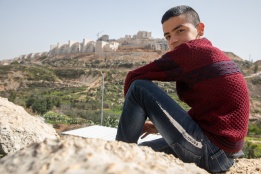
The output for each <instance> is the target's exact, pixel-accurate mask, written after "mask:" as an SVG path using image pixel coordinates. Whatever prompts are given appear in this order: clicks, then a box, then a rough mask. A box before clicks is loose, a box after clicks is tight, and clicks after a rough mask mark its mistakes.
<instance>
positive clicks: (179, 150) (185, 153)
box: [171, 143, 201, 166]
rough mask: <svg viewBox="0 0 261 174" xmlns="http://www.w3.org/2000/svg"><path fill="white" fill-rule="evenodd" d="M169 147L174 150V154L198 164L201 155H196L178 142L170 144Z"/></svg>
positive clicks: (187, 161) (185, 160) (183, 159)
mask: <svg viewBox="0 0 261 174" xmlns="http://www.w3.org/2000/svg"><path fill="white" fill-rule="evenodd" d="M171 148H172V149H173V150H174V152H175V154H176V155H177V156H178V157H179V158H180V159H181V160H182V161H183V162H186V163H195V164H196V165H197V166H199V164H200V160H201V156H200V155H196V154H195V153H193V152H192V151H190V150H188V149H186V148H185V147H183V146H182V145H180V144H179V143H175V144H173V145H171Z"/></svg>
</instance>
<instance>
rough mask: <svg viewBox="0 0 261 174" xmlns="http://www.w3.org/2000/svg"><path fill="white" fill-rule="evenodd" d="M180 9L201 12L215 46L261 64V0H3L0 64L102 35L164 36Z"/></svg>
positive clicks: (117, 36)
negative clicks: (165, 23) (168, 17)
mask: <svg viewBox="0 0 261 174" xmlns="http://www.w3.org/2000/svg"><path fill="white" fill-rule="evenodd" d="M177 5H189V6H191V7H192V8H194V9H195V10H196V11H197V12H198V14H199V16H200V19H201V21H202V22H203V23H204V24H205V33H204V37H206V38H208V39H209V40H210V41H211V42H212V44H213V45H214V46H216V47H218V48H219V49H221V50H222V51H229V52H233V53H234V54H236V55H237V56H239V57H241V58H242V59H245V60H253V61H256V60H261V44H260V42H261V22H260V21H261V13H260V7H261V0H249V1H246V0H211V1H207V0H131V1H130V0H128V1H126V0H109V1H108V0H103V1H101V0H92V1H90V0H0V60H4V59H12V58H15V57H19V56H20V55H23V54H29V53H37V52H45V51H47V52H48V51H50V45H56V44H57V43H58V42H59V43H60V44H67V43H68V41H69V40H71V41H77V42H82V41H83V39H84V38H86V39H91V40H94V41H95V40H96V39H97V36H98V33H99V36H101V35H103V34H107V35H109V37H110V39H119V38H121V37H124V36H125V35H135V34H137V32H138V31H148V32H151V33H152V37H153V38H163V32H162V24H161V22H160V21H161V17H162V15H163V14H164V13H165V12H166V11H167V10H168V9H170V8H171V7H174V6H177Z"/></svg>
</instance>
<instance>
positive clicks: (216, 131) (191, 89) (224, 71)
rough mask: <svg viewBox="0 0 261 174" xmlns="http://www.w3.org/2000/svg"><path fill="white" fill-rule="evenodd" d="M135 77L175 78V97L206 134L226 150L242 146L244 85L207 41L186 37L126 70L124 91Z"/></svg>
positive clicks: (245, 113) (230, 64)
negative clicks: (176, 44) (181, 102)
mask: <svg viewBox="0 0 261 174" xmlns="http://www.w3.org/2000/svg"><path fill="white" fill-rule="evenodd" d="M137 79H147V80H158V81H176V88H177V93H178V96H179V98H180V99H181V100H182V101H184V102H185V103H187V104H188V105H189V106H190V107H191V109H190V110H189V111H188V114H189V115H190V116H191V117H192V118H193V119H194V120H195V121H196V122H197V123H198V124H199V126H200V127H201V128H202V129H203V131H204V132H205V134H206V135H207V136H208V138H209V139H210V140H211V141H212V142H213V143H214V144H216V145H217V146H218V147H220V148H221V149H223V150H224V151H226V152H237V151H239V150H240V149H242V147H243V145H244V137H245V136H246V134H247V128H248V119H249V110H250V109H249V94H248V90H247V85H246V82H245V80H244V77H243V76H242V74H241V72H240V70H239V68H238V67H237V66H236V65H235V64H234V62H232V61H231V60H230V59H229V58H228V57H227V56H226V55H225V54H224V53H223V52H222V51H220V50H219V49H218V48H216V47H213V46H212V44H211V42H210V41H208V40H207V39H205V38H203V39H197V40H192V41H189V42H187V43H184V44H182V45H180V46H178V47H177V48H176V49H175V50H174V51H170V52H168V53H166V54H165V55H163V56H162V57H161V58H160V59H157V60H155V61H154V62H151V63H149V64H147V65H145V66H143V67H140V68H138V69H136V70H133V71H130V72H129V73H128V75H127V77H126V79H125V85H124V95H126V93H127V91H128V88H129V86H130V85H131V83H132V82H133V81H134V80H137Z"/></svg>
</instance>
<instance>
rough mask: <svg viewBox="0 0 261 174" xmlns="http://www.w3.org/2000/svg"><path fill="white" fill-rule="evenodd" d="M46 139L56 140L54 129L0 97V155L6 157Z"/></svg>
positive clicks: (37, 117) (56, 135)
mask: <svg viewBox="0 0 261 174" xmlns="http://www.w3.org/2000/svg"><path fill="white" fill-rule="evenodd" d="M46 138H50V139H58V138H59V135H58V134H57V133H56V131H55V129H54V128H53V127H52V126H51V125H48V124H46V123H44V120H43V119H42V118H41V117H39V116H31V115H30V114H28V113H27V112H26V111H25V110H24V108H23V107H21V106H17V105H15V104H14V103H11V102H9V101H8V100H7V99H5V98H1V97H0V154H1V155H6V154H8V153H14V152H15V151H17V150H19V149H21V148H23V147H26V146H27V145H29V144H31V143H34V142H41V141H43V140H44V139H46ZM1 155H0V156H1Z"/></svg>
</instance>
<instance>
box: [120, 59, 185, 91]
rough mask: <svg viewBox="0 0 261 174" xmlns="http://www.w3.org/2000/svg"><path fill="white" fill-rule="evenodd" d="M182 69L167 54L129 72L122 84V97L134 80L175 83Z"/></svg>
mask: <svg viewBox="0 0 261 174" xmlns="http://www.w3.org/2000/svg"><path fill="white" fill-rule="evenodd" d="M182 73H183V72H182V69H181V68H180V67H179V65H178V64H176V63H175V61H173V58H170V57H169V56H168V55H167V54H165V55H163V56H162V57H161V58H160V59H157V60H155V61H154V62H151V63H149V64H147V65H145V66H142V67H140V68H138V69H135V70H133V71H130V72H129V73H128V74H127V76H126V79H125V83H124V96H125V95H126V93H127V91H128V89H129V87H130V85H131V83H132V82H133V81H134V80H138V79H144V80H158V81H176V80H178V79H179V78H180V76H181V75H182Z"/></svg>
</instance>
